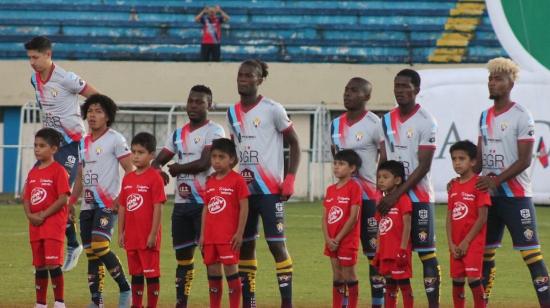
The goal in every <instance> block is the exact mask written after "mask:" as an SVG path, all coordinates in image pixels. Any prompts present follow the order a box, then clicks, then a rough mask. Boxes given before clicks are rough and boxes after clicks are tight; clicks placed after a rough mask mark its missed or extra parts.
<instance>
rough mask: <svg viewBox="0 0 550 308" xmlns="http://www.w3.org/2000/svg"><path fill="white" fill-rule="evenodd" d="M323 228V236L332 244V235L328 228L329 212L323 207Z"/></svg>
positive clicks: (326, 241)
mask: <svg viewBox="0 0 550 308" xmlns="http://www.w3.org/2000/svg"><path fill="white" fill-rule="evenodd" d="M321 229H322V230H323V237H324V238H325V243H327V245H328V244H330V235H329V234H328V228H327V213H326V211H325V210H324V209H323V217H322V220H321Z"/></svg>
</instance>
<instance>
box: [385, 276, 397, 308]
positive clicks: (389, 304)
mask: <svg viewBox="0 0 550 308" xmlns="http://www.w3.org/2000/svg"><path fill="white" fill-rule="evenodd" d="M384 304H385V306H384V307H385V308H396V307H397V284H396V282H395V280H393V279H391V278H388V279H387V280H386V294H384Z"/></svg>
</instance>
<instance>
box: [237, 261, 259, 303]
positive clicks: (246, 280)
mask: <svg viewBox="0 0 550 308" xmlns="http://www.w3.org/2000/svg"><path fill="white" fill-rule="evenodd" d="M257 270H258V261H257V260H256V259H254V260H240V261H239V276H241V282H242V286H243V290H242V291H243V308H255V307H256V271H257Z"/></svg>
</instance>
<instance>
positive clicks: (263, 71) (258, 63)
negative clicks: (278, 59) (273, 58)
mask: <svg viewBox="0 0 550 308" xmlns="http://www.w3.org/2000/svg"><path fill="white" fill-rule="evenodd" d="M243 65H250V66H254V67H256V68H258V70H259V71H260V75H261V76H260V77H262V78H266V77H267V75H269V72H268V71H267V70H268V68H269V67H268V66H267V63H265V62H264V61H262V60H260V59H248V60H245V61H244V62H243V63H241V66H243Z"/></svg>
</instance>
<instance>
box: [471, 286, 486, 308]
mask: <svg viewBox="0 0 550 308" xmlns="http://www.w3.org/2000/svg"><path fill="white" fill-rule="evenodd" d="M469 285H470V289H472V294H473V296H474V308H485V296H484V293H485V291H484V290H483V285H482V284H481V279H480V280H476V281H474V282H471V283H469Z"/></svg>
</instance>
